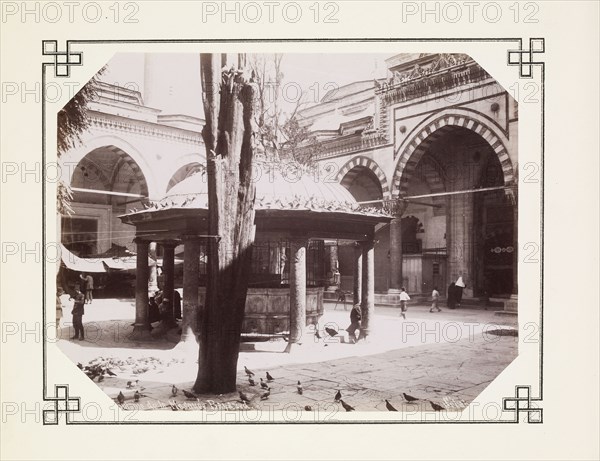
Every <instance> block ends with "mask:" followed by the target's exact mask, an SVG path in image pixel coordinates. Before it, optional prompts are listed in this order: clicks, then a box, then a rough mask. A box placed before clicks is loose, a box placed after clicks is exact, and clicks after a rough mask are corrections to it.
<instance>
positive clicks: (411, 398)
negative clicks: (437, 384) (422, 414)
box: [402, 392, 419, 402]
mask: <svg viewBox="0 0 600 461" xmlns="http://www.w3.org/2000/svg"><path fill="white" fill-rule="evenodd" d="M402 395H403V396H404V398H405V399H406V401H407V402H414V401H415V400H419V399H418V398H416V397H413V396H412V395H408V394H407V393H406V392H403V393H402Z"/></svg>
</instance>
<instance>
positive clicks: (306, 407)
mask: <svg viewBox="0 0 600 461" xmlns="http://www.w3.org/2000/svg"><path fill="white" fill-rule="evenodd" d="M304 410H305V411H312V407H311V406H310V405H305V406H304Z"/></svg>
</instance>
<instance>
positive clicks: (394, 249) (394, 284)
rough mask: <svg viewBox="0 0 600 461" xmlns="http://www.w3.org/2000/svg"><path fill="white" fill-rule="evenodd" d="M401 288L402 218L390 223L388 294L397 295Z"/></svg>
mask: <svg viewBox="0 0 600 461" xmlns="http://www.w3.org/2000/svg"><path fill="white" fill-rule="evenodd" d="M401 288H402V218H400V217H396V218H394V219H392V221H391V222H390V287H389V289H388V293H390V294H399V293H400V289H401Z"/></svg>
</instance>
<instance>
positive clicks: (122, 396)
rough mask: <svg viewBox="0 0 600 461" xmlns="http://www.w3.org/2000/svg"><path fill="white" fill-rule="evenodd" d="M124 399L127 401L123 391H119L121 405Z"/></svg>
mask: <svg viewBox="0 0 600 461" xmlns="http://www.w3.org/2000/svg"><path fill="white" fill-rule="evenodd" d="M124 401H125V396H124V395H123V393H122V392H121V391H119V395H117V402H119V403H120V404H121V405H123V402H124Z"/></svg>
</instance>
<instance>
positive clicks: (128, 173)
mask: <svg viewBox="0 0 600 461" xmlns="http://www.w3.org/2000/svg"><path fill="white" fill-rule="evenodd" d="M90 174H91V177H90ZM85 177H87V181H86V178H85ZM81 180H83V181H84V183H85V182H88V184H89V183H90V181H91V184H92V187H87V188H90V189H97V187H94V183H96V184H101V185H102V186H103V187H102V188H101V189H102V190H107V191H114V190H115V188H116V187H118V186H121V187H124V188H125V189H124V190H121V191H120V192H130V190H131V189H132V187H134V186H136V185H137V186H139V189H140V192H139V193H140V194H141V195H143V196H145V197H148V193H149V191H148V182H147V180H146V177H145V175H144V172H143V171H142V169H141V168H140V166H139V165H138V164H137V162H136V161H135V160H134V159H133V158H132V157H131V156H130V155H129V154H128V153H127V152H125V151H123V150H122V149H120V148H119V147H116V146H114V145H104V146H101V147H97V148H95V149H92V150H90V151H89V152H88V153H87V154H86V155H85V156H83V157H82V158H81V160H80V161H79V162H78V163H77V165H76V167H75V168H74V169H73V171H72V174H71V182H70V183H71V184H72V185H73V184H75V183H76V182H78V181H81ZM97 180H99V182H98V181H97ZM84 188H86V187H84Z"/></svg>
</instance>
